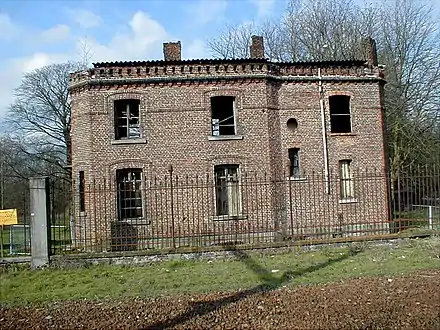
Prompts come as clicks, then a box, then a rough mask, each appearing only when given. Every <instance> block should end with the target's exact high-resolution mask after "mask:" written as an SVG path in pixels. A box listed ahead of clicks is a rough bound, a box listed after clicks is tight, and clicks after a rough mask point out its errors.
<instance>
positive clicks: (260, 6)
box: [249, 0, 275, 18]
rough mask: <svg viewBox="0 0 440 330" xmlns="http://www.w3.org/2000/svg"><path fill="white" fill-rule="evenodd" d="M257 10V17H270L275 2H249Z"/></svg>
mask: <svg viewBox="0 0 440 330" xmlns="http://www.w3.org/2000/svg"><path fill="white" fill-rule="evenodd" d="M249 1H250V2H251V3H252V4H253V5H254V6H255V7H256V8H257V17H258V18H263V17H267V16H270V15H271V14H272V11H273V9H274V5H275V0H249Z"/></svg>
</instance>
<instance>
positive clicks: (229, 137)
mask: <svg viewBox="0 0 440 330" xmlns="http://www.w3.org/2000/svg"><path fill="white" fill-rule="evenodd" d="M208 140H209V141H227V140H243V135H219V136H209V137H208Z"/></svg>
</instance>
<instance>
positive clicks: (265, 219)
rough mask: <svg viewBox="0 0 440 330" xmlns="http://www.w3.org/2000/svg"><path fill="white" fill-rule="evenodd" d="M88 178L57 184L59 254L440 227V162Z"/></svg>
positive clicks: (131, 172) (54, 240) (54, 239)
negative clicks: (397, 167) (391, 169)
mask: <svg viewBox="0 0 440 330" xmlns="http://www.w3.org/2000/svg"><path fill="white" fill-rule="evenodd" d="M85 177H86V176H84V175H83V174H82V175H80V176H79V177H78V179H77V180H74V181H73V182H72V183H66V182H61V183H60V182H54V183H53V185H52V189H51V191H52V193H51V201H52V203H51V204H52V208H51V210H52V214H51V231H50V234H51V246H52V253H54V254H57V253H67V252H77V251H88V252H106V251H139V250H147V249H158V250H160V249H173V248H179V247H201V248H203V247H207V246H215V245H226V244H228V245H229V244H247V245H256V244H266V243H269V244H270V243H271V242H279V241H286V240H292V241H305V242H307V241H330V240H332V239H335V238H339V239H343V238H347V239H349V238H350V237H353V236H378V235H389V234H392V233H397V232H401V231H404V230H408V229H411V228H422V229H431V230H437V229H439V228H438V227H439V224H440V219H439V212H438V209H439V206H440V194H439V187H440V175H439V171H438V169H436V168H429V169H428V168H425V169H418V170H417V171H413V172H411V173H408V174H407V175H405V176H397V177H395V178H393V179H392V178H391V176H390V175H388V174H384V173H383V172H380V171H375V170H362V171H361V170H359V171H356V172H355V173H352V174H351V175H350V176H349V177H344V178H341V176H340V175H339V174H334V173H330V175H329V176H325V175H323V174H321V173H307V174H305V173H303V174H302V175H296V176H289V174H286V175H285V176H281V177H280V178H272V177H270V176H268V175H266V174H264V173H260V174H258V173H245V172H240V171H239V170H238V169H237V168H234V167H222V168H218V169H216V170H215V171H214V174H206V175H193V176H190V175H175V174H174V173H172V172H171V173H170V175H166V176H161V177H154V176H151V175H150V176H146V175H144V173H142V171H141V170H140V169H127V170H121V171H117V173H116V175H115V176H114V177H112V178H100V179H98V178H94V179H92V180H88V181H86V180H85Z"/></svg>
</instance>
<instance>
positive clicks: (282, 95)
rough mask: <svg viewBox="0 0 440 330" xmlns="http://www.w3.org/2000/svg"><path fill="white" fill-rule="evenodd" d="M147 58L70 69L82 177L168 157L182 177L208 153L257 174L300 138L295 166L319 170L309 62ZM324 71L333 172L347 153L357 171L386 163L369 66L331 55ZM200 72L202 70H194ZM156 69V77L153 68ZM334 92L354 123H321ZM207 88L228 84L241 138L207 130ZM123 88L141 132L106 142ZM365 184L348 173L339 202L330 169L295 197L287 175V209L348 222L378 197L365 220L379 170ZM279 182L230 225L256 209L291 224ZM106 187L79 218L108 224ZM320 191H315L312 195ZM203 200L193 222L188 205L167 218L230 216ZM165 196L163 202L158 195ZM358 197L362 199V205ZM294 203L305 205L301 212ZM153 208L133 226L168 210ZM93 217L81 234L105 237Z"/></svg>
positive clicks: (111, 212)
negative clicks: (344, 198) (135, 107)
mask: <svg viewBox="0 0 440 330" xmlns="http://www.w3.org/2000/svg"><path fill="white" fill-rule="evenodd" d="M147 67H148V66H147ZM147 67H146V66H140V65H138V66H136V65H133V67H131V68H126V67H116V66H115V67H113V68H104V69H100V68H98V69H94V70H93V71H89V73H88V75H80V74H74V75H72V78H71V92H72V101H73V103H72V133H71V134H72V169H73V175H74V177H75V176H77V173H78V171H81V170H84V171H85V178H86V181H87V182H88V183H91V182H92V180H93V179H99V180H100V182H102V179H103V178H107V180H114V179H115V171H116V170H117V169H121V168H127V167H136V168H142V169H143V173H144V177H145V178H147V179H152V180H154V177H155V176H158V177H163V176H164V175H167V174H168V169H169V165H172V166H173V170H174V175H178V176H179V177H181V178H183V177H185V176H186V175H189V176H191V177H194V176H195V175H199V176H201V177H205V178H206V174H207V173H208V174H209V175H211V176H212V174H213V167H214V165H216V164H225V163H237V164H239V165H240V168H241V169H242V170H243V171H245V172H247V173H249V174H253V173H258V174H259V175H260V178H262V175H264V174H266V175H267V178H268V180H269V179H282V178H285V177H286V175H285V174H287V173H288V172H287V170H288V164H289V162H288V157H287V149H288V148H292V147H299V148H300V149H301V159H300V161H301V167H302V169H303V170H305V171H306V176H305V177H306V180H307V177H308V175H307V173H309V174H311V173H312V172H317V173H321V172H322V171H323V166H324V165H323V164H324V162H323V142H322V141H323V140H322V131H321V115H320V105H319V94H318V81H317V65H296V66H295V65H290V66H286V65H280V66H279V67H278V66H277V65H276V64H268V63H265V62H262V64H258V63H256V64H255V63H252V64H249V63H242V64H234V63H232V64H229V63H227V64H226V65H222V64H218V65H212V64H207V65H195V64H194V65H192V64H191V65H190V64H187V65H182V66H179V65H172V66H171V65H159V64H157V65H156V64H154V63H153V64H151V65H149V67H148V69H147ZM128 69H130V70H131V71H130V73H128ZM138 69H139V73H138ZM101 70H102V72H101ZM119 70H121V72H119ZM322 76H323V80H324V82H323V92H324V100H325V102H324V104H325V115H326V122H327V141H328V159H329V169H330V171H331V173H332V174H333V176H335V175H338V161H339V160H340V159H345V158H350V159H352V160H353V167H354V169H355V170H360V171H362V173H364V172H365V169H366V168H370V169H373V168H375V169H376V171H379V173H381V174H384V171H385V160H384V149H383V148H384V143H383V131H382V122H381V121H382V108H381V102H380V85H381V83H382V82H381V80H380V79H379V71H378V69H377V68H372V69H370V68H368V67H367V66H363V65H342V64H334V65H327V66H323V67H322ZM207 77H209V80H206V79H203V78H207ZM226 77H227V78H228V79H227V80H226V79H225V78H226ZM159 78H160V79H162V80H161V82H158V81H157V80H154V79H159ZM171 78H172V80H171ZM123 79H125V80H123ZM167 79H168V80H167ZM341 93H342V94H347V95H350V96H351V114H352V126H353V134H350V135H334V134H331V133H330V115H329V110H328V97H329V96H330V95H334V94H341ZM216 95H231V96H235V98H236V118H237V134H238V135H241V136H243V139H242V140H230V141H210V140H208V137H209V136H210V135H211V124H210V120H211V116H210V97H211V96H216ZM123 98H135V99H139V100H140V107H141V120H140V124H141V132H142V137H141V139H140V140H139V141H137V142H138V143H129V144H115V141H114V124H113V123H114V117H113V113H114V109H113V102H114V100H117V99H123ZM292 117H293V118H296V119H297V121H298V128H297V130H296V131H295V132H293V133H292V132H291V131H289V130H288V129H287V126H286V122H287V120H288V119H289V118H292ZM374 185H375V186H374V188H375V189H376V190H375V191H377V192H378V193H377V194H376V193H375V194H374V198H375V200H372V198H373V197H372V196H373V194H372V193H369V194H365V193H364V197H365V198H362V196H361V195H362V194H361V193H360V192H359V191H360V189H361V187H358V186H356V184H355V189H356V192H357V194H358V195H359V198H358V202H357V203H353V204H339V186H338V181H337V180H336V181H332V182H331V183H330V194H329V195H328V194H326V193H325V192H324V190H323V187H324V184H323V182H320V183H319V184H316V185H315V186H314V191H313V192H310V191H308V192H303V193H302V194H303V195H302V196H303V197H304V196H314V198H317V199H318V201H317V200H315V201H314V202H313V207H310V205H311V204H312V201H311V200H304V201H302V199H301V198H300V197H299V194H300V193H301V189H302V188H301V183H299V182H298V183H297V182H292V185H291V186H290V188H292V187H293V189H294V190H295V194H296V195H295V196H297V197H296V198H295V200H293V202H292V205H295V210H296V211H295V212H296V213H297V214H296V215H295V225H298V224H302V225H301V226H305V225H307V226H308V225H309V223H307V224H306V222H307V221H309V222H310V221H312V222H316V223H319V222H322V223H334V222H335V218H337V216H336V214H337V213H341V212H342V213H344V216H343V218H344V221H345V222H346V223H347V224H348V223H353V222H362V221H363V222H366V221H370V220H371V219H370V218H371V217H369V215H368V210H369V209H368V208H367V206H368V207H370V206H371V207H373V208H375V209H379V212H377V216H375V219H373V220H371V221H386V220H387V219H386V217H387V215H386V208H387V198H386V186H385V182H384V181H383V182H382V181H380V182H375V183H374ZM308 186H310V184H309V185H308ZM280 187H281V188H280ZM287 187H288V185H286V184H284V185H282V186H279V185H273V186H272V187H271V188H270V189H268V190H267V196H265V197H266V199H265V202H264V203H263V204H262V205H260V208H259V211H258V212H260V213H259V214H258V215H255V214H251V213H252V212H251V213H250V214H248V215H247V219H246V220H243V221H242V222H241V224H240V225H239V226H243V227H244V228H251V227H255V223H256V222H255V221H254V220H253V218H258V223H261V226H257V227H261V228H262V227H264V228H267V229H268V230H270V231H273V230H274V228H276V230H277V231H279V232H287V233H288V232H290V231H291V230H292V228H291V226H290V225H289V223H290V219H291V217H290V215H291V214H290V211H289V210H290V202H289V194H288V191H287ZM308 189H309V188H308ZM369 189H372V186H370V187H369ZM106 194H107V195H108V196H107V198H100V199H99V198H98V199H99V201H95V202H94V203H92V201H91V200H90V199H89V205H88V207H89V212H87V214H86V215H85V217H84V218H82V219H83V221H84V222H85V221H89V223H90V226H92V225H91V224H92V223H93V224H94V225H93V226H94V227H93V228H97V227H104V228H107V227H108V223H107V222H112V221H114V220H115V218H116V212H115V208H116V204H115V195H114V192H112V191H108V192H107V193H106ZM203 198H206V196H205V197H203ZM95 199H97V197H96V196H95ZM98 199H97V200H98ZM212 199H213V198H211V200H212ZM319 199H322V201H323V202H322V203H319ZM199 202H200V201H198V202H197V203H199ZM86 203H87V200H86ZM147 203H148V201H147ZM197 203H196V204H197ZM329 203H332V205H334V207H333V209H334V212H332V214H329V212H328V211H327V212H326V210H328V206H326V205H328V204H329ZM91 204H92V205H91ZM202 204H203V203H200V205H202ZM205 204H206V205H204V206H199V209H201V210H202V211H203V212H204V213H206V214H199V215H198V216H197V219H198V220H197V221H195V220H194V219H193V220H194V221H193V222H192V223H193V225H191V224H190V223H189V222H188V219H187V218H188V217H186V218H185V216H180V217H178V218H177V220H176V221H177V226H178V227H179V226H181V227H182V228H187V230H190V228H191V226H192V227H194V223H196V222H197V223H200V224H203V226H202V227H203V228H206V230H209V228H212V227H213V226H226V227H227V226H229V225H232V224H228V222H222V223H221V224H220V223H218V222H215V221H213V220H210V219H209V217H208V216H209V215H212V214H209V213H213V210H212V204H211V205H210V204H209V202H208V203H205ZM165 206H166V207H169V205H168V204H166V205H165ZM96 209H98V212H96ZM360 209H362V210H363V211H362V212H363V213H362V214H361V213H360V212H359V210H360ZM103 210H105V211H103ZM300 210H306V212H305V213H304V212H303V213H301V212H299V211H300ZM312 211H313V213H310V212H312ZM151 212H153V213H154V212H157V210H156V211H154V210H153V211H151ZM96 213H97V214H98V215H96ZM200 213H202V212H200ZM93 214H95V215H93ZM301 214H302V215H301ZM102 219H105V221H103V220H102ZM151 219H152V224H151V226H150V227H144V229H142V230H150V231H151V230H153V231H154V230H157V231H159V229H158V228H159V227H160V226H161V224H160V222H161V221H162V225H163V222H164V221H168V220H164V219H163V215H162V216H161V217H159V216H155V215H154V214H152V215H151ZM185 219H186V220H185ZM369 219H370V220H369ZM78 221H79V220H78ZM185 221H186V222H185ZM103 223H105V224H104V225H102V224H103ZM234 226H235V225H234ZM80 227H81V226H80ZM83 227H84V226H83ZM93 228H92V229H91V230H90V232H91V233H92V234H90V235H92V236H90V237H91V240H95V241H96V242H98V241H99V240H101V239H105V235H107V234H108V230H107V231H105V230H104V234H102V235H101V236H102V237H101V238H99V237H98V236H99V235H97V234H95V230H94V229H93ZM145 228H149V229H145ZM179 228H180V227H179ZM234 228H236V227H234ZM179 230H181V229H179ZM182 230H183V229H182ZM103 237H104V238H103ZM97 244H98V243H97Z"/></svg>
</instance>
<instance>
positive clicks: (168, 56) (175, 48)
mask: <svg viewBox="0 0 440 330" xmlns="http://www.w3.org/2000/svg"><path fill="white" fill-rule="evenodd" d="M163 58H164V60H165V61H181V60H182V49H181V45H180V41H178V42H164V44H163Z"/></svg>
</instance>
